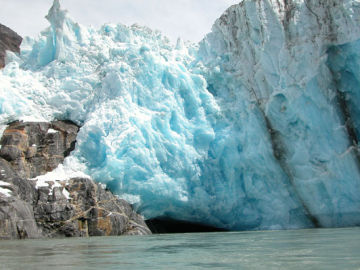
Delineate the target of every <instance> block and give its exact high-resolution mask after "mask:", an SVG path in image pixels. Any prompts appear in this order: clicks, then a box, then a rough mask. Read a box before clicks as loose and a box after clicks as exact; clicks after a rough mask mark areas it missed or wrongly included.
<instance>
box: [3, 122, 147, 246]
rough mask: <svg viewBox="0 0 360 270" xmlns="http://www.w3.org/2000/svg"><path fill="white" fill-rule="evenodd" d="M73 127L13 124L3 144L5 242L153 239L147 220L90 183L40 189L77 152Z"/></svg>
mask: <svg viewBox="0 0 360 270" xmlns="http://www.w3.org/2000/svg"><path fill="white" fill-rule="evenodd" d="M78 130H79V128H78V127H77V126H76V125H75V124H73V123H70V122H64V121H54V122H51V123H23V122H14V123H12V124H10V125H9V127H8V128H7V129H6V130H5V132H4V134H3V137H2V138H1V141H0V144H1V149H0V239H23V238H39V237H63V236H67V237H69V236H78V237H79V236H108V235H121V234H128V235H129V234H137V235H139V234H150V233H151V232H150V230H149V229H148V227H147V226H146V224H145V222H144V220H143V218H142V216H140V215H138V214H136V213H135V212H134V211H133V209H132V208H131V206H130V205H129V204H128V203H127V202H126V201H124V200H121V199H118V198H117V197H115V196H114V195H113V194H112V193H110V192H109V191H107V190H105V189H104V187H102V185H101V184H96V183H95V182H93V181H92V180H91V179H88V178H73V179H70V180H68V181H63V182H61V183H60V184H58V183H57V184H55V179H54V181H49V182H48V186H40V187H37V186H36V184H37V181H36V180H28V178H32V177H36V176H38V175H40V174H44V173H46V172H49V171H51V170H53V169H54V168H56V167H57V166H58V165H59V164H60V163H61V162H62V161H63V160H64V158H65V157H66V156H67V155H68V154H69V153H70V151H71V150H73V149H74V146H75V139H76V135H77V132H78Z"/></svg>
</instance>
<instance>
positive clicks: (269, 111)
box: [0, 0, 360, 230]
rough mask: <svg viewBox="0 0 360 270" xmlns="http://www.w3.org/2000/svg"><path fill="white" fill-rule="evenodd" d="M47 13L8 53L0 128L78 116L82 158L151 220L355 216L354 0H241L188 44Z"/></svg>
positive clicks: (288, 224) (345, 222)
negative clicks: (34, 32) (44, 22)
mask: <svg viewBox="0 0 360 270" xmlns="http://www.w3.org/2000/svg"><path fill="white" fill-rule="evenodd" d="M46 18H47V19H48V21H49V22H50V27H48V28H47V29H45V30H44V31H43V32H41V33H40V34H39V36H38V37H36V38H30V37H27V38H25V39H24V41H23V43H22V45H21V54H20V55H17V54H14V53H10V52H9V53H8V54H7V59H6V61H7V65H6V67H5V68H4V69H3V70H1V71H0V131H1V130H2V129H4V128H5V127H6V124H7V123H9V122H11V121H14V120H23V121H51V120H53V119H66V120H71V121H73V122H75V123H77V124H79V125H81V129H80V132H79V135H78V138H77V145H76V149H75V150H74V152H72V154H71V155H70V157H68V158H67V160H66V161H65V164H64V166H65V167H66V168H65V169H66V170H68V169H69V170H70V169H71V170H72V171H76V170H78V171H81V172H82V173H86V174H88V175H90V176H91V177H92V178H93V179H95V180H96V181H99V182H102V183H105V184H106V185H107V187H108V188H109V189H110V190H112V191H113V192H114V193H116V194H118V195H119V196H121V197H122V198H125V199H127V200H128V201H130V202H131V203H133V204H134V206H135V207H136V208H137V210H138V211H139V212H140V213H141V214H143V215H144V216H145V217H146V218H148V219H151V218H156V217H167V218H172V219H177V220H184V221H191V222H195V223H202V224H207V225H211V226H214V227H218V228H224V229H229V230H260V229H294V228H308V227H340V226H354V225H359V224H360V155H359V146H358V138H359V136H360V116H359V115H360V114H359V113H360V111H359V110H360V109H359V108H360V90H359V87H360V84H359V83H360V2H359V1H357V0H316V1H315V0H288V1H286V0H276V1H275V0H262V1H255V0H243V1H241V2H240V3H239V4H237V5H234V6H231V7H230V8H229V9H227V10H226V11H225V13H224V14H223V15H222V16H221V17H220V18H219V19H218V20H217V21H216V22H215V23H214V26H213V28H212V31H211V33H209V34H208V35H207V36H206V37H204V39H203V40H202V41H201V42H200V43H199V44H192V43H190V42H183V41H182V40H181V39H179V40H178V42H177V44H176V45H173V44H171V43H170V41H169V40H168V39H167V38H166V37H165V36H163V35H162V34H161V33H160V32H158V31H153V30H151V29H149V28H147V27H143V26H139V25H132V26H125V25H121V24H117V25H115V24H106V25H104V26H102V27H101V28H100V29H94V28H92V27H84V26H82V25H79V24H78V23H76V22H75V21H74V20H73V19H72V18H71V17H70V16H69V15H68V14H67V12H66V11H65V10H62V9H61V7H60V3H59V0H55V1H54V4H53V6H52V7H51V9H50V10H49V13H48V15H47V16H46Z"/></svg>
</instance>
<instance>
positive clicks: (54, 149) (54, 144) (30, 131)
mask: <svg viewBox="0 0 360 270" xmlns="http://www.w3.org/2000/svg"><path fill="white" fill-rule="evenodd" d="M78 131H79V127H78V126H77V125H75V124H74V123H71V122H67V121H53V122H51V123H46V122H35V123H34V122H26V123H24V122H14V123H11V124H10V125H9V126H8V128H7V129H6V130H5V131H4V134H3V136H2V138H1V141H0V144H1V145H2V147H1V149H0V156H1V157H2V158H4V159H6V160H7V161H9V162H10V163H11V165H12V167H13V168H14V169H15V171H16V172H17V173H18V174H19V176H21V177H24V178H33V177H36V176H38V175H42V174H45V173H47V172H50V171H52V170H53V169H55V168H56V167H57V166H58V165H59V164H60V163H62V162H63V161H64V158H65V157H67V156H68V155H69V154H70V152H71V151H72V150H73V149H74V148H75V142H76V135H77V133H78Z"/></svg>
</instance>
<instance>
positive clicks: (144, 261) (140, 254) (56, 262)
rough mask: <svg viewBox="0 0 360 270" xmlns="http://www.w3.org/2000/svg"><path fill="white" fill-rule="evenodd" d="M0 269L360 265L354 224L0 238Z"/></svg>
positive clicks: (359, 245) (358, 236) (293, 268)
mask: <svg viewBox="0 0 360 270" xmlns="http://www.w3.org/2000/svg"><path fill="white" fill-rule="evenodd" d="M0 269H6V270H13V269H21V270H23V269H25V270H32V269H36V270H42V269H51V270H57V269H74V270H75V269H76V270H82V269H84V270H85V269H86V270H88V269H127V270H136V269H167V270H168V269H175V270H177V269H181V270H183V269H251V270H254V269H266V270H269V269H291V270H296V269H299V270H303V269H316V270H319V269H326V270H328V269H336V270H339V269H356V270H360V228H347V229H310V230H296V231H266V232H225V233H224V232H221V233H197V234H167V235H166V234H164V235H150V236H121V237H93V238H68V239H50V240H25V241H0Z"/></svg>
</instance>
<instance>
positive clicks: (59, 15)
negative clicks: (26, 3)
mask: <svg viewBox="0 0 360 270" xmlns="http://www.w3.org/2000/svg"><path fill="white" fill-rule="evenodd" d="M66 13H67V11H66V10H62V9H61V6H60V1H59V0H54V3H53V5H52V7H51V8H50V10H49V13H48V15H46V16H45V18H46V19H47V20H48V21H49V22H50V24H51V30H52V32H53V35H52V37H50V39H48V42H51V43H52V46H53V51H52V57H51V59H50V61H53V60H56V59H60V58H63V57H64V56H65V55H64V53H63V47H64V23H65V18H66ZM49 45H50V44H49Z"/></svg>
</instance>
